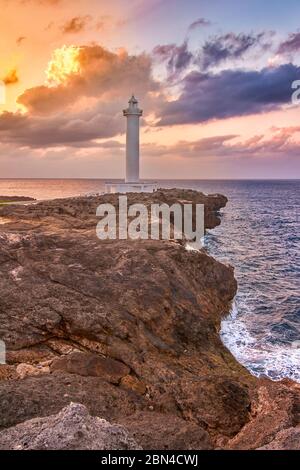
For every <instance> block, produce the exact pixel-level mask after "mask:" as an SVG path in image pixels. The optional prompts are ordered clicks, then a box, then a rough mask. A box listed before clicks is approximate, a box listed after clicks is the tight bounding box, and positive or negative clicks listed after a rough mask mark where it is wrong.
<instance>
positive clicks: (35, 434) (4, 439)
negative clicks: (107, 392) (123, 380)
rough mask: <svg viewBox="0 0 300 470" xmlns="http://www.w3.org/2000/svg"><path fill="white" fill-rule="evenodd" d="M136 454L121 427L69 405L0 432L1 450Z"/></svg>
mask: <svg viewBox="0 0 300 470" xmlns="http://www.w3.org/2000/svg"><path fill="white" fill-rule="evenodd" d="M87 449H89V450H138V449H140V446H138V444H137V443H136V442H135V441H134V439H133V438H132V437H130V436H129V434H128V432H127V431H126V430H125V429H124V428H123V427H121V426H118V425H114V424H110V423H108V422H107V421H106V420H104V419H100V418H98V417H93V416H90V414H89V412H88V410H87V408H86V407H85V406H83V405H81V404H76V403H71V404H70V405H69V406H67V407H66V408H64V409H63V410H62V411H60V412H59V413H58V414H57V415H52V416H48V417H47V418H36V419H32V420H29V421H26V422H25V423H22V424H18V425H17V426H15V427H13V428H9V429H6V430H5V431H2V432H0V450H87Z"/></svg>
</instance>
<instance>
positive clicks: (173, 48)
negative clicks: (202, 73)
mask: <svg viewBox="0 0 300 470" xmlns="http://www.w3.org/2000/svg"><path fill="white" fill-rule="evenodd" d="M153 55H154V57H156V58H157V59H158V60H159V61H161V62H166V64H167V70H168V74H169V76H170V77H176V76H177V75H178V74H180V72H182V71H183V70H185V69H186V68H187V67H188V66H189V65H190V64H191V63H192V61H193V59H194V56H193V54H192V53H191V52H190V51H189V50H188V43H187V41H184V42H183V43H182V44H181V45H180V46H177V45H176V44H165V45H159V46H156V47H155V48H154V49H153Z"/></svg>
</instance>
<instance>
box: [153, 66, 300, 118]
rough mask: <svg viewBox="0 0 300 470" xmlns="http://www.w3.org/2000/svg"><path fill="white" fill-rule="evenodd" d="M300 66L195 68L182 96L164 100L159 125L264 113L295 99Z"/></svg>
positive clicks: (187, 77) (184, 81) (184, 85)
mask: <svg viewBox="0 0 300 470" xmlns="http://www.w3.org/2000/svg"><path fill="white" fill-rule="evenodd" d="M299 77H300V67H297V66H295V65H293V64H286V65H282V66H280V67H277V68H275V67H273V68H264V69H262V70H260V71H246V70H224V71H222V72H220V73H219V74H211V73H206V74H205V73H201V72H197V71H194V72H191V73H190V74H188V75H187V76H186V77H185V78H184V80H183V92H182V94H181V96H180V97H179V99H178V100H176V101H172V102H169V103H164V104H162V106H161V108H160V110H159V116H160V117H161V119H160V121H159V122H158V123H157V125H158V126H168V125H175V124H189V123H201V122H206V121H209V120H212V119H224V118H229V117H235V116H245V115H249V114H256V113H261V112H264V111H270V110H272V109H276V108H278V107H280V106H282V105H284V104H288V103H290V102H291V83H292V82H293V81H294V80H297V79H299Z"/></svg>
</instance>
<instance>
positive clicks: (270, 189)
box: [0, 179, 300, 382]
mask: <svg viewBox="0 0 300 470" xmlns="http://www.w3.org/2000/svg"><path fill="white" fill-rule="evenodd" d="M159 185H160V186H161V187H166V188H171V187H175V186H176V187H184V188H192V189H197V190H199V191H203V192H205V193H207V194H210V193H216V192H218V193H222V194H225V195H226V196H227V197H228V199H229V203H228V205H227V207H226V208H225V209H224V210H223V211H222V224H221V225H220V226H219V227H217V228H216V229H214V230H211V231H210V232H209V233H208V234H207V236H206V237H205V249H206V250H207V251H208V252H209V253H210V254H211V255H212V256H214V257H215V258H217V259H219V260H220V261H222V262H224V263H229V264H231V265H233V266H234V268H235V276H236V278H237V281H238V285H239V288H238V293H237V296H236V298H235V301H234V304H233V308H232V312H231V314H230V315H228V316H227V317H226V318H225V319H224V321H223V323H222V329H221V338H222V340H223V342H224V344H225V345H226V346H227V347H228V348H229V349H230V350H231V352H232V353H233V354H234V356H235V357H236V358H237V359H238V361H239V362H241V363H242V364H243V365H245V367H247V368H248V369H249V370H250V372H251V373H252V374H254V375H256V376H267V377H269V378H271V379H273V380H280V379H282V378H285V377H288V378H291V379H293V380H295V381H297V382H300V295H299V294H300V263H299V261H300V236H299V228H300V227H299V213H300V211H299V209H300V180H294V181H291V180H290V181H283V180H281V181H279V180H276V181H274V180H265V181H263V180H251V181H250V180H249V181H245V180H243V181H242V180H240V181H238V180H234V181H229V180H222V181H221V180H216V181H213V180H195V181H191V180H189V181H166V180H163V181H160V182H159ZM103 190H104V180H97V179H93V180H92V179H82V180H80V179H77V180H75V179H71V180H65V179H62V180H51V179H49V180H37V179H32V180H13V179H10V180H3V179H2V180H1V179H0V195H8V196H11V195H17V196H31V197H35V198H37V199H52V198H62V197H70V196H77V195H83V194H86V193H94V192H101V191H103Z"/></svg>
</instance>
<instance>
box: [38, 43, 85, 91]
mask: <svg viewBox="0 0 300 470" xmlns="http://www.w3.org/2000/svg"><path fill="white" fill-rule="evenodd" d="M79 51H80V48H79V47H75V46H63V47H61V48H60V49H56V50H55V51H54V52H53V55H52V58H51V60H50V62H49V65H48V68H47V70H46V75H47V79H48V82H49V84H50V85H54V84H56V85H57V84H60V83H64V82H65V81H66V79H67V78H68V77H69V76H70V75H71V74H77V73H78V72H79V71H80V64H79V61H78V55H79Z"/></svg>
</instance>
